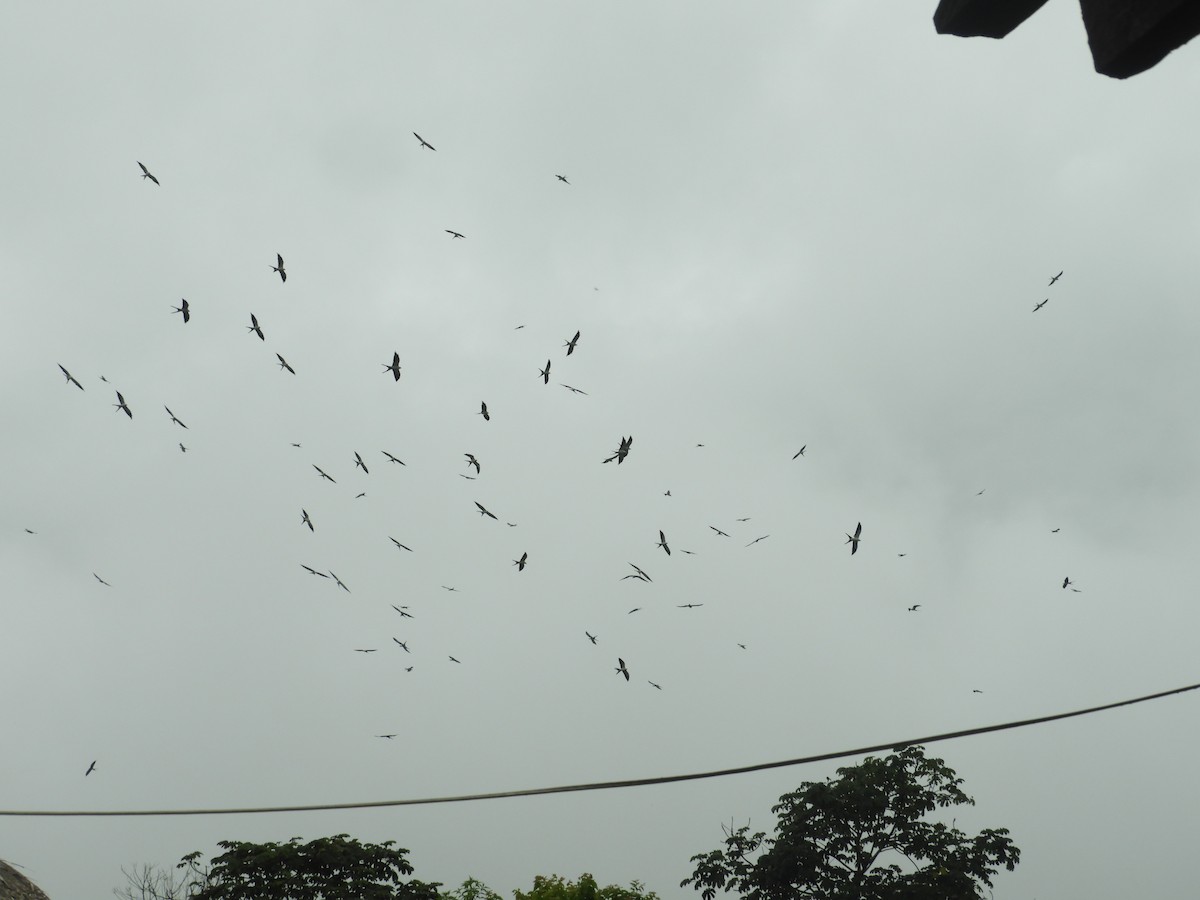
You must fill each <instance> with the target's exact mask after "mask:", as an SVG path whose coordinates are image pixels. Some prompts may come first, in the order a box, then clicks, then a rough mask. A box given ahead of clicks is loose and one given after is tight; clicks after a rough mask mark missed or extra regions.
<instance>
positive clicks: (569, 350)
mask: <svg viewBox="0 0 1200 900" xmlns="http://www.w3.org/2000/svg"><path fill="white" fill-rule="evenodd" d="M579 334H580V332H578V331H576V332H575V337H573V338H571V339H570V340H569V341H567V342H566V343H565V344H563V346H564V347H566V348H567V356H570V355H571V354H572V353H574V352H575V345H576V344H578V343H579Z"/></svg>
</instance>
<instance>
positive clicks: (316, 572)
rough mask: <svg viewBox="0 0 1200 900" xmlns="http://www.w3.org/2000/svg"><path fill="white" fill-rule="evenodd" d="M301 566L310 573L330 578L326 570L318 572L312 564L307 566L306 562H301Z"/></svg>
mask: <svg viewBox="0 0 1200 900" xmlns="http://www.w3.org/2000/svg"><path fill="white" fill-rule="evenodd" d="M300 568H302V569H304V571H306V572H308V573H309V574H310V575H320V576H321V577H322V578H328V577H329V576H328V575H326V574H325V573H324V572H318V571H317V570H316V569H314V568H313V567H312V566H306V565H305V564H304V563H300Z"/></svg>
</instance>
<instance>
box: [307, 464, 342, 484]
mask: <svg viewBox="0 0 1200 900" xmlns="http://www.w3.org/2000/svg"><path fill="white" fill-rule="evenodd" d="M312 467H313V468H314V469H316V470H317V473H318V474H319V475H320V476H321V477H322V478H324V479H325V480H326V481H328V482H331V483H333V484H337V482H336V481H334V480H333V479H332V478H330V477H329V475H328V473H326V471H325V470H324V469H322V468H321V467H320V466H318V465H317V464H316V463H313V464H312Z"/></svg>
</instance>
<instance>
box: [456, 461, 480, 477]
mask: <svg viewBox="0 0 1200 900" xmlns="http://www.w3.org/2000/svg"><path fill="white" fill-rule="evenodd" d="M468 465H470V464H469V463H468ZM458 477H459V478H465V479H467V481H476V480H477V479H476V478H475V476H474V475H463V474H462V473H461V472H460V473H459V475H458Z"/></svg>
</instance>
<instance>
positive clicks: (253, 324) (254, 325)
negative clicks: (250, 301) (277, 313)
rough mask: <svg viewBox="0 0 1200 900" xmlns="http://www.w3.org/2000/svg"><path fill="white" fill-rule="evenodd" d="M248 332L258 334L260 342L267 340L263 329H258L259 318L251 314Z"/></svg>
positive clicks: (247, 327)
mask: <svg viewBox="0 0 1200 900" xmlns="http://www.w3.org/2000/svg"><path fill="white" fill-rule="evenodd" d="M246 330H247V331H253V332H254V333H255V334H257V335H258V339H259V340H260V341H265V340H266V337H265V336H264V335H263V331H262V329H261V328H259V327H258V317H257V316H255V315H254V313H250V324H249V325H247V326H246Z"/></svg>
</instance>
